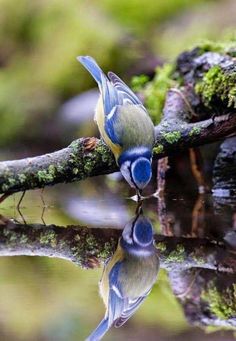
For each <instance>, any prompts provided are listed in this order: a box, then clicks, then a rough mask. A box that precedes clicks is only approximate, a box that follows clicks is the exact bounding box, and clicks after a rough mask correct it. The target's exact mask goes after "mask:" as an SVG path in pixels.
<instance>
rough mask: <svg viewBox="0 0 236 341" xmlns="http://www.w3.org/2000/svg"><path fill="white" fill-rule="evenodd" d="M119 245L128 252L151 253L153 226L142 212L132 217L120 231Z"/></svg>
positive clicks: (138, 254)
mask: <svg viewBox="0 0 236 341" xmlns="http://www.w3.org/2000/svg"><path fill="white" fill-rule="evenodd" d="M120 243H121V246H122V248H123V249H124V250H126V251H127V252H128V253H130V254H133V255H137V256H140V255H142V256H145V255H147V256H148V255H149V254H150V253H153V250H154V244H153V228H152V224H151V222H150V220H149V219H147V218H146V217H145V216H144V215H143V214H142V213H141V214H139V215H138V216H137V217H136V218H135V219H132V220H131V221H130V222H129V223H128V224H126V225H125V228H124V230H123V233H122V237H121V240H120Z"/></svg>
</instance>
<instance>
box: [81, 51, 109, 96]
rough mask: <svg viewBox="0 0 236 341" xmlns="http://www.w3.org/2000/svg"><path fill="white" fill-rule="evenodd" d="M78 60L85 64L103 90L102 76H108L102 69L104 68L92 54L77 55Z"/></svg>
mask: <svg viewBox="0 0 236 341" xmlns="http://www.w3.org/2000/svg"><path fill="white" fill-rule="evenodd" d="M77 60H78V61H79V62H80V63H81V64H83V66H84V67H85V68H86V69H87V70H88V72H89V73H91V75H92V76H93V78H94V79H95V81H96V82H97V83H98V86H99V88H100V91H101V88H102V77H103V76H104V77H105V78H106V76H105V74H104V72H103V71H102V69H101V68H100V67H99V66H98V64H97V63H96V61H95V60H94V59H93V58H92V57H90V56H79V57H77Z"/></svg>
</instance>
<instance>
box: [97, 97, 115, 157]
mask: <svg viewBox="0 0 236 341" xmlns="http://www.w3.org/2000/svg"><path fill="white" fill-rule="evenodd" d="M94 120H95V121H96V122H97V125H98V129H99V131H100V134H101V136H102V138H103V140H104V141H105V143H106V144H107V145H108V147H109V148H110V149H111V151H112V153H113V154H114V156H115V159H116V161H117V159H118V157H119V156H120V154H121V151H122V148H121V146H119V145H118V144H115V143H113V142H112V141H111V139H110V138H109V137H108V135H107V134H106V132H105V129H104V121H105V117H104V110H103V103H102V96H100V97H99V100H98V104H97V107H96V111H95V116H94Z"/></svg>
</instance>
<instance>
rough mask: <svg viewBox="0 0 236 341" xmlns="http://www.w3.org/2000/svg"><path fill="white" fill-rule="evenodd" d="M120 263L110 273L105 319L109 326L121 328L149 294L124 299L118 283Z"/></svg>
mask: <svg viewBox="0 0 236 341" xmlns="http://www.w3.org/2000/svg"><path fill="white" fill-rule="evenodd" d="M121 266H122V263H121V262H119V263H117V264H116V265H115V266H114V267H113V269H112V271H111V272H110V276H109V282H110V293H109V303H108V312H107V317H108V319H109V325H110V326H111V325H112V324H114V326H115V327H117V328H118V327H120V326H122V325H123V324H124V323H125V322H126V321H127V320H128V319H129V318H130V317H131V316H132V315H133V314H134V312H135V311H136V310H137V309H138V308H139V306H140V304H141V303H142V302H143V300H144V299H145V298H146V297H147V295H148V294H149V293H150V290H148V292H146V293H144V295H143V296H140V297H137V298H134V299H130V298H129V297H124V296H123V293H122V288H121V284H120V282H119V271H120V267H121Z"/></svg>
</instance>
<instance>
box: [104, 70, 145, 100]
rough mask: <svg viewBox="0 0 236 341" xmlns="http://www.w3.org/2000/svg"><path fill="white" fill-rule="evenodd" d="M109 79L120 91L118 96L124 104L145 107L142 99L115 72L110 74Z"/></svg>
mask: <svg viewBox="0 0 236 341" xmlns="http://www.w3.org/2000/svg"><path fill="white" fill-rule="evenodd" d="M108 77H109V79H110V80H111V82H112V84H113V85H114V87H115V88H116V89H117V91H118V95H119V98H120V101H121V102H122V104H126V103H129V104H134V105H143V104H142V102H141V101H140V99H139V98H138V97H137V96H136V95H135V94H134V93H133V91H132V90H131V89H130V88H129V87H128V86H127V85H126V84H125V83H124V82H123V81H122V80H121V79H120V78H119V77H118V76H117V75H116V74H115V73H113V72H111V71H110V72H108Z"/></svg>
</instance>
